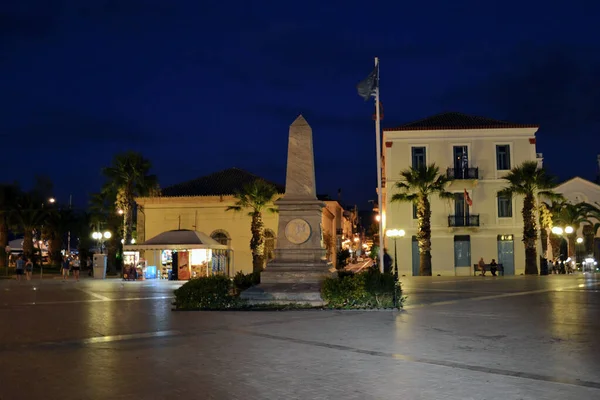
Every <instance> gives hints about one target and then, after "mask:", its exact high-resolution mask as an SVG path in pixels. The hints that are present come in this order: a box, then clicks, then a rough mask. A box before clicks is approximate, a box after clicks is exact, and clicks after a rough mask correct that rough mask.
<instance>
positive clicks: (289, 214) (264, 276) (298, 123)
mask: <svg viewBox="0 0 600 400" xmlns="http://www.w3.org/2000/svg"><path fill="white" fill-rule="evenodd" d="M275 204H276V205H277V206H278V209H279V225H278V230H277V245H276V247H275V259H274V260H273V261H271V262H270V263H269V264H268V265H267V268H266V269H265V270H264V271H263V272H262V273H261V275H260V282H261V283H260V285H258V286H255V287H252V288H250V289H248V290H246V291H245V292H243V293H242V298H243V299H247V300H248V301H249V302H251V303H285V304H287V303H301V304H304V303H309V304H315V305H320V304H322V303H323V300H322V298H321V291H320V290H321V289H320V283H321V282H322V281H323V279H325V277H326V276H329V275H330V272H329V268H330V267H331V264H330V263H329V262H328V261H327V259H326V249H325V247H324V244H323V231H322V225H321V219H322V211H323V207H325V204H324V203H323V202H321V201H319V200H318V199H317V190H316V183H315V158H314V152H313V139H312V129H311V127H310V125H308V122H306V120H305V119H304V117H303V116H302V115H300V116H299V117H298V118H296V120H295V121H294V122H293V123H292V125H290V133H289V142H288V158H287V170H286V180H285V194H284V195H283V197H282V198H281V199H279V200H277V201H276V202H275Z"/></svg>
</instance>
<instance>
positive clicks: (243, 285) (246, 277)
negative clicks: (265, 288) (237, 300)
mask: <svg viewBox="0 0 600 400" xmlns="http://www.w3.org/2000/svg"><path fill="white" fill-rule="evenodd" d="M259 283H260V273H259V272H250V273H249V274H244V273H243V272H242V271H238V272H237V274H235V276H234V277H233V287H234V289H235V292H236V294H240V293H242V292H243V291H244V290H246V289H248V288H249V287H251V286H254V285H258V284H259Z"/></svg>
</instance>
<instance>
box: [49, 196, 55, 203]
mask: <svg viewBox="0 0 600 400" xmlns="http://www.w3.org/2000/svg"><path fill="white" fill-rule="evenodd" d="M54 202H56V199H55V198H54V197H50V198H49V199H48V203H54Z"/></svg>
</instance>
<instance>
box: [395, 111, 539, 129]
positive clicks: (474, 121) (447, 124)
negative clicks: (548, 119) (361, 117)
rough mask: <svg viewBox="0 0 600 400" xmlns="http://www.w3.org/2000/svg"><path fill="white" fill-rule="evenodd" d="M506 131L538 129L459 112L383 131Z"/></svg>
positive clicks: (533, 126)
mask: <svg viewBox="0 0 600 400" xmlns="http://www.w3.org/2000/svg"><path fill="white" fill-rule="evenodd" d="M502 128H504V129H506V128H539V125H535V124H516V123H513V122H507V121H501V120H498V119H493V118H486V117H479V116H475V115H468V114H463V113H459V112H446V113H441V114H437V115H434V116H431V117H427V118H424V119H420V120H418V121H414V122H409V123H408V124H404V125H401V126H399V127H396V128H386V129H384V130H385V131H421V130H442V129H502Z"/></svg>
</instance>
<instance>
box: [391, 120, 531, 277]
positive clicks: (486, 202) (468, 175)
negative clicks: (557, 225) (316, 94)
mask: <svg viewBox="0 0 600 400" xmlns="http://www.w3.org/2000/svg"><path fill="white" fill-rule="evenodd" d="M537 130H538V126H536V125H522V124H513V123H509V122H505V121H498V120H494V119H490V118H482V117H476V116H470V115H465V114H461V113H444V114H439V115H435V116H433V117H430V118H425V119H422V120H419V121H416V122H412V123H409V124H406V125H403V126H400V127H397V128H390V129H384V130H383V143H384V144H385V146H384V148H383V167H382V168H383V177H384V185H383V191H382V198H383V199H385V200H384V201H383V203H384V205H383V210H382V223H383V227H384V231H385V230H387V229H404V230H405V231H406V236H405V237H404V238H402V239H399V240H398V243H397V245H398V255H399V256H398V259H399V260H398V261H399V262H398V267H399V271H400V274H401V275H418V271H419V253H418V246H417V242H416V236H415V235H416V232H417V220H416V210H415V209H414V207H413V205H411V204H409V203H391V201H390V200H391V198H392V196H393V195H394V193H395V189H394V186H395V184H396V183H397V182H398V181H399V180H400V174H399V173H400V171H402V170H405V169H407V168H409V167H410V166H415V167H416V166H418V165H421V164H431V163H435V164H436V165H437V166H438V167H439V168H440V172H441V173H443V174H448V176H450V177H452V178H453V179H454V181H453V182H452V183H451V184H450V186H449V187H448V190H449V191H450V192H453V193H454V199H453V200H450V201H448V200H440V199H439V198H432V199H431V212H432V214H431V230H432V233H431V236H432V239H431V242H432V272H433V275H438V274H439V275H442V276H448V275H452V276H453V275H456V276H459V275H472V274H473V273H474V271H473V264H476V263H477V262H478V261H479V258H480V257H483V258H484V260H485V261H486V263H489V262H490V261H491V260H492V259H496V261H497V262H498V263H502V264H503V266H504V269H505V274H506V275H513V274H522V273H523V272H524V269H525V250H524V247H523V243H522V239H523V220H522V216H521V209H522V206H523V199H522V198H505V197H499V196H498V192H499V191H500V190H502V189H503V188H504V187H505V186H506V181H505V180H503V179H502V177H503V176H505V175H506V173H507V172H509V170H510V169H511V168H513V167H515V166H517V165H519V164H521V163H523V162H525V161H536V160H537V161H538V163H539V164H540V165H541V163H542V155H541V154H538V153H536V145H535V140H536V139H535V133H536V132H537ZM465 193H466V194H468V196H466V195H465ZM469 200H470V201H472V205H469V204H468V203H469ZM386 247H388V248H389V249H390V250H391V252H392V254H393V250H392V247H393V243H391V242H388V243H387V244H386Z"/></svg>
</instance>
